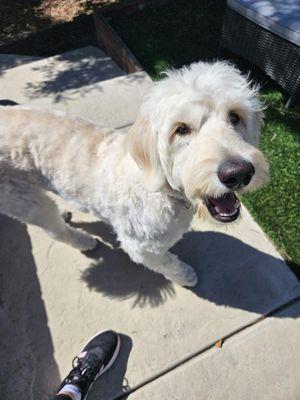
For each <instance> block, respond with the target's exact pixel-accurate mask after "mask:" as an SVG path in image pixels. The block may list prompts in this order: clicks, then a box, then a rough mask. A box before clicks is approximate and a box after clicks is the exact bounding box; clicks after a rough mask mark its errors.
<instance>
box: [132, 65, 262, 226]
mask: <svg viewBox="0 0 300 400" xmlns="http://www.w3.org/2000/svg"><path fill="white" fill-rule="evenodd" d="M166 75H167V77H166V79H164V80H162V81H160V82H158V83H156V84H155V85H154V87H153V88H152V90H151V91H150V93H149V94H148V96H146V99H145V102H144V103H143V105H142V107H141V110H140V113H139V116H138V118H137V120H136V122H135V123H134V125H133V126H132V128H131V130H130V132H129V134H128V136H127V139H126V140H127V145H128V149H129V152H130V154H131V156H132V158H133V159H134V160H135V162H136V163H137V165H138V166H139V167H140V168H141V169H142V170H143V172H144V176H145V180H146V182H147V184H148V185H150V186H151V187H152V188H153V189H159V188H160V187H161V186H162V185H164V184H166V183H167V184H168V185H169V186H171V187H172V188H173V189H174V190H176V191H180V192H182V193H184V195H185V196H186V197H187V198H188V199H189V200H190V201H191V202H192V203H194V204H200V203H202V204H203V205H205V210H206V211H207V210H208V211H209V214H210V215H211V216H212V217H214V218H215V219H216V220H218V221H221V222H231V221H233V220H235V219H236V218H237V217H238V216H239V209H240V207H239V202H238V200H237V197H236V196H235V192H236V191H239V192H245V191H252V190H254V189H256V188H258V187H260V186H261V185H262V184H263V183H264V182H265V181H266V179H267V175H268V168H267V163H266V161H265V159H264V157H263V155H262V153H261V152H260V151H259V150H258V149H257V148H256V146H257V144H258V136H259V130H260V124H261V120H262V112H261V105H260V103H259V101H258V99H257V90H256V89H255V88H252V87H251V85H250V83H249V82H248V81H247V79H246V78H245V77H243V76H242V75H241V74H240V72H239V71H238V70H237V69H235V68H234V67H232V66H231V65H229V64H226V63H223V62H216V63H212V64H209V63H201V62H200V63H195V64H192V65H191V66H189V67H188V68H183V69H181V70H179V71H170V72H167V74H166ZM206 211H205V213H206ZM206 214H207V215H208V213H206Z"/></svg>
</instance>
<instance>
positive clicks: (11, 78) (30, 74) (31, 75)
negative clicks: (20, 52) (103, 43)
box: [0, 46, 125, 104]
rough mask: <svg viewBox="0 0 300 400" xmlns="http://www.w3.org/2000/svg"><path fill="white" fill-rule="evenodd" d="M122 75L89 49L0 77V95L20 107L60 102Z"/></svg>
mask: <svg viewBox="0 0 300 400" xmlns="http://www.w3.org/2000/svg"><path fill="white" fill-rule="evenodd" d="M123 75H125V73H124V72H123V71H122V70H121V69H120V68H119V67H118V66H117V64H116V63H115V62H114V61H112V59H111V58H110V57H108V56H107V55H106V54H105V53H104V52H103V51H101V50H100V49H98V48H96V47H94V46H88V47H84V48H81V49H77V50H73V51H69V52H67V53H64V54H59V55H56V56H53V57H48V58H44V59H42V60H39V61H35V62H31V63H29V64H25V65H21V66H19V67H16V68H13V69H10V70H7V71H5V73H3V74H2V75H1V76H0V92H1V96H2V97H3V96H5V98H7V99H10V100H13V101H16V102H17V103H21V104H23V103H28V102H30V101H31V100H33V99H41V98H45V97H49V96H50V97H53V98H54V99H56V100H57V101H58V100H60V98H61V97H63V95H62V93H63V92H65V91H67V90H73V91H75V92H76V90H77V91H78V90H80V89H81V88H82V87H83V86H89V85H92V84H96V83H98V82H100V81H104V80H107V79H112V78H115V77H118V76H123Z"/></svg>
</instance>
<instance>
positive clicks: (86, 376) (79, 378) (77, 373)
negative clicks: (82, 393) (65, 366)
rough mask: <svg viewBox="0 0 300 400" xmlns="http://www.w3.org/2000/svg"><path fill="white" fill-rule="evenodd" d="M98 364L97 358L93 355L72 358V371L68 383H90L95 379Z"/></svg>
mask: <svg viewBox="0 0 300 400" xmlns="http://www.w3.org/2000/svg"><path fill="white" fill-rule="evenodd" d="M98 364H99V358H98V357H97V356H96V355H95V354H92V353H91V354H86V355H85V356H84V357H77V356H76V357H74V359H73V361H72V367H73V369H72V371H71V373H70V375H69V377H68V378H67V381H68V382H71V381H73V380H74V379H75V380H76V383H80V382H86V381H90V380H92V379H94V378H95V375H96V372H97V369H98Z"/></svg>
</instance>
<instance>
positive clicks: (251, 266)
mask: <svg viewBox="0 0 300 400" xmlns="http://www.w3.org/2000/svg"><path fill="white" fill-rule="evenodd" d="M60 203H61V202H60ZM244 213H245V218H244V220H243V222H241V224H240V225H239V228H238V227H236V228H235V229H239V231H238V232H239V233H236V236H237V237H238V238H235V237H234V236H232V235H231V230H230V229H229V230H227V233H221V232H216V231H214V228H213V226H212V227H207V226H204V227H203V228H201V229H202V230H201V231H200V230H199V228H200V226H199V223H198V222H197V221H195V224H194V227H195V228H197V229H198V230H197V231H192V232H190V233H188V234H186V236H185V237H184V239H183V240H182V241H181V242H180V243H178V245H177V246H175V248H174V251H175V252H177V253H178V254H179V255H180V256H181V257H182V258H183V259H185V260H186V261H188V262H190V263H191V264H192V265H193V266H194V267H195V269H196V270H197V273H198V275H199V285H198V286H197V287H196V288H195V289H194V290H188V289H184V288H181V287H178V286H176V285H173V284H172V283H170V282H168V281H167V280H165V279H164V278H163V277H162V276H160V275H157V274H154V273H153V272H151V271H149V270H146V269H144V268H143V267H141V266H136V265H135V264H133V263H132V262H131V261H130V260H129V258H128V257H127V255H126V254H124V253H123V252H122V251H121V250H120V249H119V248H118V244H117V243H116V240H115V238H114V236H113V235H112V233H111V229H110V228H109V227H107V226H106V225H104V224H103V223H101V222H98V221H95V219H94V218H92V217H90V216H86V215H83V214H80V213H75V215H74V223H75V226H77V227H81V228H83V229H86V230H88V231H89V232H91V233H93V234H95V235H96V236H98V237H101V238H102V240H104V242H105V243H106V244H107V245H103V246H102V247H100V248H99V249H98V250H97V251H96V252H95V253H94V254H93V258H88V257H86V256H85V255H83V254H81V253H80V252H78V251H77V250H75V249H73V248H71V247H69V246H66V245H64V244H62V243H59V242H55V241H53V240H52V239H50V238H49V237H48V236H47V235H46V234H44V233H43V232H42V231H41V230H40V229H39V228H37V227H33V226H29V227H28V228H27V229H25V228H24V227H20V224H18V223H16V222H14V221H11V220H10V219H9V218H7V217H3V220H2V224H1V226H2V227H3V228H2V230H1V234H0V241H1V243H2V244H3V246H1V248H0V263H1V265H5V266H7V267H4V268H3V270H2V274H3V277H4V282H10V281H11V283H10V284H9V285H6V284H4V285H3V291H1V296H2V297H3V298H4V300H2V309H1V312H2V313H3V316H4V317H3V318H4V319H5V320H6V324H7V328H6V337H10V336H11V337H13V336H14V335H16V334H17V333H18V334H19V332H20V330H19V324H21V325H22V335H23V337H24V339H22V340H20V342H18V347H17V349H16V350H17V351H18V353H17V354H22V351H23V352H24V351H27V352H29V353H30V355H31V359H28V360H27V362H26V364H25V363H22V362H21V361H20V362H19V361H18V357H17V355H16V354H15V353H14V352H11V353H10V354H9V362H10V365H11V366H12V368H15V369H19V370H20V371H21V372H22V376H23V377H24V378H23V382H27V389H26V385H25V383H24V384H23V391H24V393H25V390H27V392H28V393H29V394H30V393H31V392H32V393H35V394H36V393H38V395H39V396H38V397H34V396H33V397H30V396H28V397H27V398H28V399H32V398H33V399H36V398H39V399H40V400H46V399H47V396H48V395H49V394H50V391H51V388H53V390H54V388H55V387H56V386H57V385H58V384H59V378H58V375H60V377H63V376H64V375H65V374H66V373H67V372H68V370H69V368H70V362H71V360H72V359H73V357H74V355H75V354H77V353H78V351H79V350H80V348H81V347H82V346H83V344H84V343H85V342H86V341H87V339H88V338H89V337H90V336H92V335H94V334H95V333H96V332H98V331H101V330H104V329H115V330H117V331H118V332H120V333H122V348H121V354H120V357H119V358H118V360H117V362H116V364H115V366H114V367H113V368H112V370H111V372H110V374H107V376H106V377H105V379H104V380H102V381H100V380H99V382H97V383H96V384H95V385H94V387H93V390H92V391H91V393H90V396H89V399H91V400H93V399H98V398H103V399H114V398H115V397H116V396H118V395H120V394H121V393H123V392H124V391H126V390H130V389H132V388H135V387H137V386H139V385H140V384H142V383H143V382H144V381H145V380H148V379H150V378H153V377H156V376H158V375H160V374H161V373H163V371H165V370H166V369H168V368H170V367H172V366H173V365H176V364H177V363H180V362H182V360H184V359H185V358H186V357H189V356H190V355H193V354H196V353H198V352H199V351H201V349H204V348H206V346H208V345H210V344H212V343H214V342H215V341H217V340H218V339H220V338H222V337H224V336H226V335H228V334H230V333H231V332H233V331H235V330H236V329H239V328H241V327H243V326H244V325H245V324H248V323H249V322H251V321H255V320H256V319H257V318H258V317H259V316H260V315H261V314H264V313H267V312H268V311H270V310H272V309H273V308H275V307H277V306H278V305H281V304H284V303H286V302H288V301H289V300H290V299H292V298H294V297H296V296H297V295H299V293H300V288H299V282H298V281H297V280H296V278H295V277H294V275H293V274H292V273H291V272H290V271H289V269H288V268H287V267H286V265H285V264H284V263H283V261H282V260H281V259H280V258H279V256H278V254H277V253H276V251H275V249H274V248H273V247H272V246H271V244H270V243H269V242H268V241H267V240H266V238H265V236H264V235H263V234H262V232H261V230H260V229H259V228H258V227H257V225H256V224H255V223H254V221H253V220H252V219H251V217H250V216H249V215H248V213H247V211H244ZM262 242H265V244H264V245H261V243H262ZM259 246H260V247H259ZM3 260H4V261H3ZM27 260H29V261H27ZM23 262H24V263H25V264H26V265H27V263H28V262H29V266H30V267H28V266H26V265H25V266H24V268H22V264H23ZM14 280H15V282H16V285H17V287H16V286H15V284H14ZM26 282H32V285H33V286H34V287H33V288H32V285H31V286H30V285H29V288H32V289H30V290H29V289H28V288H27V286H28V285H27V284H26ZM18 288H20V291H18ZM28 297H29V299H32V302H34V304H38V305H39V307H38V308H37V309H36V308H35V307H32V308H31V307H29V306H28V305H27V303H26V299H28ZM19 303H21V304H22V312H20V313H19V314H18V315H20V320H21V322H19V321H18V317H17V318H16V317H15V309H17V307H18V304H19ZM31 304H32V303H31ZM0 335H1V333H0ZM20 335H21V334H20ZM35 338H38V339H39V340H36V339H35ZM0 340H1V341H2V338H0ZM43 352H45V359H43V358H42V357H41V354H43ZM6 357H7V353H6ZM24 357H25V356H24ZM6 359H7V358H6ZM47 362H48V363H49V367H48V366H47V365H45V364H47ZM33 368H34V370H36V371H41V370H43V373H44V374H45V375H47V381H46V382H45V380H42V379H40V380H39V379H38V377H39V375H35V374H32V373H30V372H29V371H32V369H33ZM10 371H11V369H8V370H7V369H6V368H5V370H4V371H3V372H2V374H3V375H4V377H3V379H5V372H7V374H10ZM21 372H20V373H21ZM48 372H49V373H48ZM25 377H26V379H27V380H26V379H25ZM124 379H125V380H124ZM9 394H10V396H9V398H10V400H14V393H13V391H12V392H10V393H9ZM15 398H18V397H15Z"/></svg>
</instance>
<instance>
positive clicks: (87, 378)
mask: <svg viewBox="0 0 300 400" xmlns="http://www.w3.org/2000/svg"><path fill="white" fill-rule="evenodd" d="M119 349H120V337H119V336H118V334H117V333H116V332H114V331H106V332H102V333H98V334H97V335H96V336H94V337H93V338H92V339H90V340H89V342H88V343H87V344H86V345H85V346H84V348H83V350H82V352H81V353H80V354H79V355H78V356H76V357H75V358H74V360H73V369H72V370H71V371H70V373H69V374H68V376H67V377H66V378H65V379H64V380H63V382H62V384H61V386H60V389H59V390H58V392H59V393H63V392H64V387H66V390H67V387H69V385H73V386H75V387H77V388H78V389H79V391H80V393H81V398H82V399H85V398H86V395H87V393H88V391H89V389H90V387H91V385H92V383H93V382H94V381H95V379H97V378H98V377H99V376H101V375H102V374H103V373H104V372H105V371H107V370H108V369H109V368H110V367H111V366H112V365H113V363H114V361H115V359H116V358H117V355H118V353H119Z"/></svg>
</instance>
